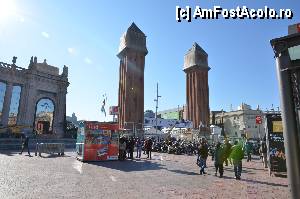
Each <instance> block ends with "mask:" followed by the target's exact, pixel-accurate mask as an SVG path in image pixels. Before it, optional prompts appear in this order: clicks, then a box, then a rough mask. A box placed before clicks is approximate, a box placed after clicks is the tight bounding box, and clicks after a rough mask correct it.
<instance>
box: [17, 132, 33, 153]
mask: <svg viewBox="0 0 300 199" xmlns="http://www.w3.org/2000/svg"><path fill="white" fill-rule="evenodd" d="M21 143H22V150H21V152H20V153H19V154H20V155H21V154H22V153H23V151H24V148H27V152H28V155H29V156H31V155H30V151H29V136H28V135H27V134H24V133H23V134H22V136H21Z"/></svg>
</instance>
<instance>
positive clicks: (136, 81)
mask: <svg viewBox="0 0 300 199" xmlns="http://www.w3.org/2000/svg"><path fill="white" fill-rule="evenodd" d="M147 53H148V50H147V47H146V35H145V34H144V33H143V32H142V31H141V30H140V29H139V28H138V27H137V26H136V25H135V24H134V23H132V24H131V26H130V27H129V28H128V29H127V31H126V32H125V33H124V34H123V36H122V37H121V42H120V47H119V53H118V55H117V56H118V57H119V59H120V70H119V74H120V75H119V99H118V103H119V126H120V128H121V129H132V128H133V126H135V128H138V129H139V128H140V129H142V125H143V122H144V69H145V56H146V55H147Z"/></svg>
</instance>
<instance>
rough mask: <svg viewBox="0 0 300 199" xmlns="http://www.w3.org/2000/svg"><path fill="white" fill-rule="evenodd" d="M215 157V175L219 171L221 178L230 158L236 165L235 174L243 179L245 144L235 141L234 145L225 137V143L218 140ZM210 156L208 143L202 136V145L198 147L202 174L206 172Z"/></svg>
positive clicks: (234, 165)
mask: <svg viewBox="0 0 300 199" xmlns="http://www.w3.org/2000/svg"><path fill="white" fill-rule="evenodd" d="M212 155H213V159H214V165H215V175H216V176H217V174H218V172H219V175H220V178H222V177H223V174H224V166H223V165H224V163H225V165H226V166H228V160H229V162H230V163H231V164H233V167H234V174H235V178H236V179H237V180H240V179H241V173H242V159H243V158H244V146H243V144H242V143H239V142H237V141H235V143H234V145H233V146H232V145H231V144H230V143H229V141H228V140H227V139H225V141H224V144H221V143H220V142H218V143H217V144H216V148H215V150H214V154H212ZM207 157H208V144H207V141H206V140H205V139H204V138H202V139H201V141H200V146H199V149H198V158H197V164H198V165H199V167H200V175H202V174H206V172H205V168H206V160H207Z"/></svg>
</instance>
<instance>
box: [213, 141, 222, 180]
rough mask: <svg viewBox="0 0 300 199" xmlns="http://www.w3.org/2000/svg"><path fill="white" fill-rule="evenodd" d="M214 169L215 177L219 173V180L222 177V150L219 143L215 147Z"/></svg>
mask: <svg viewBox="0 0 300 199" xmlns="http://www.w3.org/2000/svg"><path fill="white" fill-rule="evenodd" d="M214 156H215V158H214V159H215V168H216V173H215V176H217V173H218V171H219V173H220V178H222V177H223V173H224V169H223V161H224V149H223V147H222V146H221V143H220V142H218V143H217V145H216V149H215V154H214Z"/></svg>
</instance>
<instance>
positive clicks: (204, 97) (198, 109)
mask: <svg viewBox="0 0 300 199" xmlns="http://www.w3.org/2000/svg"><path fill="white" fill-rule="evenodd" d="M207 57H208V55H207V53H206V52H205V51H204V50H203V49H202V48H201V47H200V46H199V45H198V44H197V43H196V42H195V43H194V44H193V46H192V48H191V49H189V51H188V52H187V53H186V55H185V56H184V67H183V71H184V72H185V73H186V110H185V111H186V119H187V120H190V121H192V122H193V128H197V129H198V128H199V126H200V125H201V127H208V125H209V90H208V71H209V70H210V67H208V61H207Z"/></svg>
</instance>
